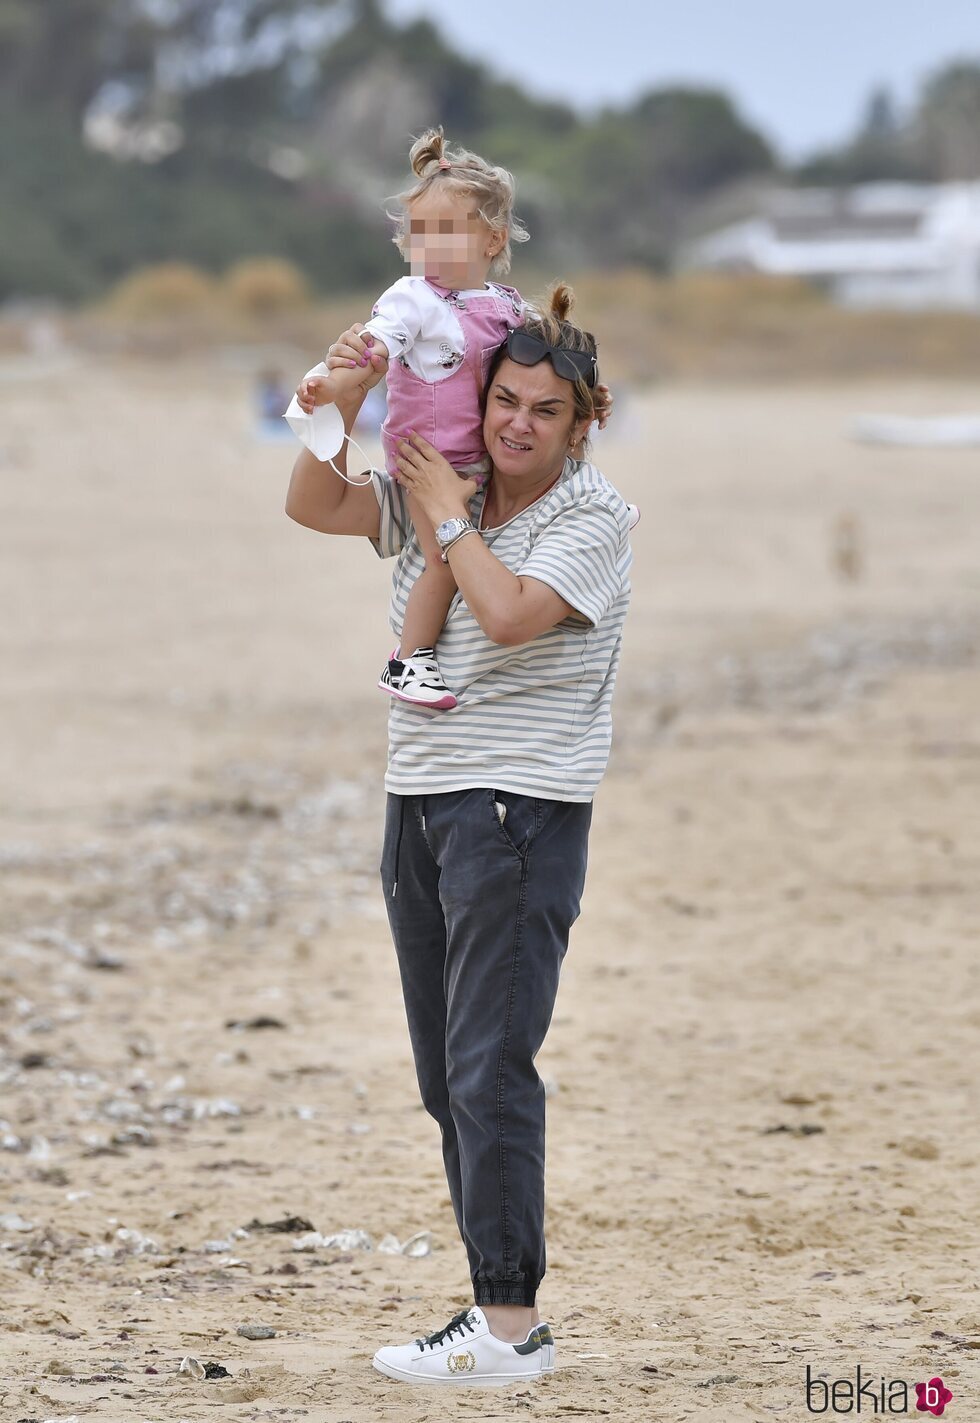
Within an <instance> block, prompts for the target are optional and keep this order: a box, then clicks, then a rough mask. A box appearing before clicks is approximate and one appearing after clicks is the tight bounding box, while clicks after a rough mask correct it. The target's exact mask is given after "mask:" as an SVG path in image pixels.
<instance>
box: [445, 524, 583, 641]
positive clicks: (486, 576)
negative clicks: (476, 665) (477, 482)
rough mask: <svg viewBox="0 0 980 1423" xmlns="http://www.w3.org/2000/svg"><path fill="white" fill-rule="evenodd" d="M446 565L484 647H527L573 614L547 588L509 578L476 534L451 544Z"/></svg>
mask: <svg viewBox="0 0 980 1423" xmlns="http://www.w3.org/2000/svg"><path fill="white" fill-rule="evenodd" d="M447 517H448V518H452V517H453V515H452V514H449V515H447ZM464 517H468V516H466V515H465V511H464ZM448 561H449V565H450V567H451V568H452V570H453V577H454V578H455V579H456V586H457V588H458V589H459V591H460V592H461V593H462V595H463V598H464V599H465V601H466V606H467V607H468V608H469V610H470V612H471V613H472V614H473V616H474V617H475V618H476V620H477V622H478V623H479V624H480V627H481V628H482V629H483V631H484V632H485V633H486V635H487V637H488V638H489V639H490V641H491V642H496V643H498V644H499V645H500V646H501V647H518V646H519V645H520V644H521V643H522V642H531V640H532V639H533V638H536V637H539V636H540V635H541V633H543V632H547V631H548V629H549V628H553V627H554V626H555V624H556V623H560V622H561V621H562V620H563V619H564V618H568V617H572V616H574V615H575V613H576V609H575V608H573V607H572V605H571V603H566V602H565V599H564V598H562V597H561V596H560V595H559V594H558V593H556V592H555V590H554V588H549V587H548V584H547V583H542V582H540V581H539V580H538V579H537V578H522V577H520V576H519V575H518V574H516V573H511V571H510V569H509V568H507V567H505V565H504V564H502V563H501V562H500V559H499V558H497V556H496V554H494V553H493V552H491V550H490V549H489V548H487V545H486V544H485V543H484V542H483V540H482V539H481V538H480V536H479V534H467V535H466V537H465V538H461V539H460V540H459V541H458V542H457V543H454V544H453V545H452V547H451V548H450V550H449V554H448Z"/></svg>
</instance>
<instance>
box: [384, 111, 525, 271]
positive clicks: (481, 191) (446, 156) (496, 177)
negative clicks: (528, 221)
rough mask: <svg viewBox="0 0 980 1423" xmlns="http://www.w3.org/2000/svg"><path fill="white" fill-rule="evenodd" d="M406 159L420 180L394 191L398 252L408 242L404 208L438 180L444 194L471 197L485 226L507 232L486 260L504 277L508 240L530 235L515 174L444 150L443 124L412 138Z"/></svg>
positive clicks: (474, 156) (392, 215)
mask: <svg viewBox="0 0 980 1423" xmlns="http://www.w3.org/2000/svg"><path fill="white" fill-rule="evenodd" d="M408 160H409V162H410V163H411V165H412V172H413V173H414V174H415V176H416V177H417V178H418V182H417V183H416V184H415V186H414V187H412V188H406V189H405V191H404V192H401V193H396V194H395V195H394V198H393V199H392V201H393V202H396V203H399V204H400V205H401V208H402V211H401V212H400V213H389V214H388V216H389V217H390V218H392V219H393V221H394V222H395V223H396V224H397V228H396V231H395V235H394V237H393V239H392V241H393V242H394V244H395V246H396V247H397V248H398V250H399V252H401V253H403V254H404V252H405V246H406V242H405V239H406V232H405V209H406V208H408V207H410V206H411V204H412V203H414V202H415V201H416V199H417V198H420V197H421V196H422V194H423V193H427V192H428V191H429V189H430V188H431V187H432V186H433V184H436V183H438V184H439V185H440V187H442V188H444V189H445V191H446V192H448V193H453V194H457V193H458V194H460V195H461V196H463V195H465V196H467V197H472V198H473V199H474V200H475V202H476V207H477V211H478V212H479V214H480V216H481V217H482V218H483V221H484V222H485V223H486V224H487V226H488V227H490V228H492V229H493V230H494V231H495V232H503V233H505V234H506V236H505V241H504V245H503V247H502V248H501V249H500V251H499V252H498V253H497V255H496V257H494V259H493V261H492V262H491V263H490V273H491V275H492V276H495V277H502V276H505V275H506V274H507V272H509V271H510V244H511V243H512V242H526V241H527V240H528V238H529V237H530V235H531V234H530V233H529V232H528V230H527V228H526V227H525V226H524V224H523V223H522V222H521V220H520V218H519V217H516V216H515V214H514V188H515V184H514V178H513V175H512V174H511V173H508V171H507V169H506V168H496V167H494V165H493V164H492V163H488V162H487V161H486V159H485V158H481V157H480V156H479V155H478V154H476V153H468V152H467V150H466V149H465V148H448V147H447V146H446V140H445V138H444V137H443V132H442V126H441V125H440V126H439V128H430V129H428V130H427V131H426V132H425V133H424V134H422V136H421V138H417V139H416V140H415V142H414V143H413V144H412V148H411V152H410V153H409V155H408ZM447 164H448V166H447Z"/></svg>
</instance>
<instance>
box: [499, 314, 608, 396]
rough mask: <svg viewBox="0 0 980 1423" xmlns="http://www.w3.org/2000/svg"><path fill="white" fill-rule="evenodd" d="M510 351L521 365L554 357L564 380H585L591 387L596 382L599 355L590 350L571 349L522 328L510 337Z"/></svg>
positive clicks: (554, 361)
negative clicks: (592, 353) (552, 343)
mask: <svg viewBox="0 0 980 1423" xmlns="http://www.w3.org/2000/svg"><path fill="white" fill-rule="evenodd" d="M507 354H508V356H510V358H511V360H512V361H516V362H517V364H518V365H519V366H536V365H537V364H538V362H539V361H543V360H544V359H545V357H546V356H547V358H548V359H549V360H550V362H551V364H552V366H553V367H554V370H555V375H558V376H561V378H562V380H573V381H574V380H584V381H585V383H586V385H587V386H588V387H589V389H590V390H591V389H592V388H593V387H594V386H595V383H596V376H597V370H596V358H595V356H591V355H589V353H588V352H587V351H569V350H567V349H566V348H565V347H564V346H552V345H550V344H549V342H547V341H544V340H542V338H541V337H540V336H531V335H530V334H529V333H528V332H527V331H521V330H520V329H518V330H515V331H511V333H510V335H509V336H508V337H507Z"/></svg>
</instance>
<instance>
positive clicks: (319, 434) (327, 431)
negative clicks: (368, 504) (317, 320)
mask: <svg viewBox="0 0 980 1423" xmlns="http://www.w3.org/2000/svg"><path fill="white" fill-rule="evenodd" d="M306 374H307V376H328V375H329V374H330V371H329V369H328V367H327V366H326V365H325V364H324V362H323V361H321V362H320V364H319V365H318V366H314V367H313V369H312V370H311V371H307V373H306ZM304 379H305V377H304ZM283 419H284V420H285V422H286V424H287V425H288V426H289V428H290V429H291V430H292V432H293V434H294V435H296V436H297V438H298V439H300V440H302V442H303V444H304V445H305V446H306V448H307V449H308V450H309V451H310V453H311V454H314V455H316V457H317V459H318V460H322V461H323V462H324V463H325V464H329V465H330V468H331V469H332V470H333V471H334V473H335V474H339V475H340V477H341V479H345V480H346V481H347V483H348V484H370V483H371V478H372V475H374V474H375V472H376V471H375V470H373V469H372V468H371V467H370V466H371V461H370V460H369V459H368V457H367V455H366V454H365V453H364V451H363V450H362V449H361V447H360V445H359V444H358V443H357V441H356V440H355V439H354V437H353V436H352V435H348V434H347V433H346V432H345V430H344V417H343V416H342V415H341V413H340V411H339V410H338V409H337V407H336V405H317V406H316V407H315V409H314V411H313V414H312V415H307V413H306V411H305V410H303V409H302V408H301V406H300V403H299V401H298V400H297V399H296V397H295V395H294V396H293V398H292V400H291V401H290V402H289V405H288V407H287V409H286V413H285V414H284V416H283ZM345 440H346V441H347V442H348V444H350V445H353V447H354V449H355V450H357V453H358V454H359V455H360V457H361V459H362V460H363V461H364V463H365V464H366V465H367V466H368V468H367V469H365V470H364V471H363V473H362V474H361V476H360V478H358V479H352V478H351V477H350V475H349V474H344V472H343V470H339V469H338V468H337V466H336V465H335V464H334V462H333V461H334V456H335V455H338V454H339V453H340V451H341V450H342V449H343V447H344V441H345Z"/></svg>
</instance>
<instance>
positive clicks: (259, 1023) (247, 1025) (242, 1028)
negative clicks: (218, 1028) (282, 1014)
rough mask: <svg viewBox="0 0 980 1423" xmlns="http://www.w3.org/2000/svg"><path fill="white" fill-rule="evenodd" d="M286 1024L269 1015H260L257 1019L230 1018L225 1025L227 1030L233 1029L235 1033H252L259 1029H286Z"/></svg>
mask: <svg viewBox="0 0 980 1423" xmlns="http://www.w3.org/2000/svg"><path fill="white" fill-rule="evenodd" d="M285 1026H286V1024H285V1023H284V1022H283V1021H282V1019H281V1018H273V1017H270V1015H269V1014H268V1013H260V1014H259V1016H258V1017H257V1018H229V1019H228V1020H227V1022H226V1023H225V1027H226V1028H231V1029H232V1030H233V1031H234V1032H239V1033H242V1032H252V1031H255V1030H257V1029H259V1028H285Z"/></svg>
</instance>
